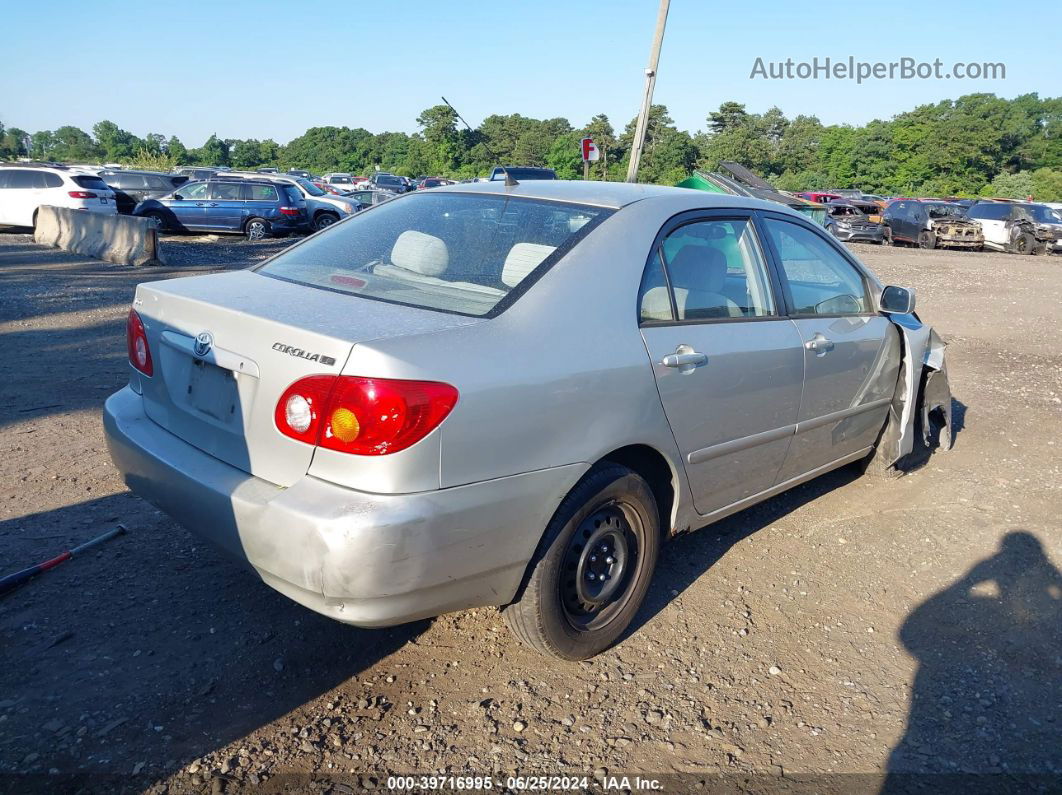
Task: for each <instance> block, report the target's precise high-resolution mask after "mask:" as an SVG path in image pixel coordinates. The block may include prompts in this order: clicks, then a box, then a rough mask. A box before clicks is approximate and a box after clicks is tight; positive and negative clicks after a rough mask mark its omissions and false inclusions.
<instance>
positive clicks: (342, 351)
mask: <svg viewBox="0 0 1062 795" xmlns="http://www.w3.org/2000/svg"><path fill="white" fill-rule="evenodd" d="M133 308H134V309H136V311H137V312H138V313H139V314H140V317H141V319H142V320H143V322H144V327H145V331H146V333H147V337H148V343H149V345H150V348H151V354H152V358H153V361H154V375H153V377H151V378H147V377H141V379H140V381H141V384H142V385H143V398H144V410H145V412H146V414H147V415H148V416H149V417H150V418H151V419H152V420H153V421H154V422H156V423H158V424H159V425H161V426H162V427H164V428H165V429H166V430H168V431H169V432H170V433H173V434H174V435H176V436H178V437H179V438H181V439H183V440H184V441H186V442H188V443H189V444H191V445H193V446H195V447H198V448H199V449H200V450H203V451H204V452H206V453H208V454H210V455H212V456H214V457H215V458H218V459H220V460H222V461H225V462H226V463H228V464H230V465H232V466H234V467H238V468H240V469H242V470H243V471H245V472H248V473H250V474H252V475H254V476H256V477H260V478H262V479H264V480H267V481H269V482H271V483H275V484H277V485H280V486H290V485H291V484H293V483H294V482H295V481H297V480H298V479H299V478H301V477H302V476H303V475H304V474H305V473H306V470H307V469H308V468H309V466H310V463H311V461H312V459H313V455H314V450H315V448H314V447H312V446H311V445H308V444H304V443H302V442H299V441H296V440H294V439H290V438H288V437H286V436H284V435H283V434H281V433H280V431H278V430H277V428H276V425H275V423H274V419H273V414H274V410H275V408H276V404H277V400H278V399H279V397H280V395H281V394H282V393H283V392H284V390H285V389H286V388H287V387H288V386H290V385H291V384H292V383H293V382H294V381H297V380H298V379H300V378H303V377H305V376H308V375H314V374H322V373H324V374H328V373H334V374H338V373H339V372H340V371H341V370H342V369H343V365H344V364H345V363H346V361H347V358H348V357H349V355H350V351H351V350H352V348H353V347H354V345H356V344H357V343H359V342H365V341H368V340H375V339H383V338H387V337H394V336H401V335H405V334H423V333H430V332H435V331H443V330H446V329H449V328H455V327H458V326H462V325H469V324H472V323H478V322H483V321H482V320H480V319H477V318H470V317H464V316H460V315H451V314H446V313H443V312H435V311H431V310H426V309H416V308H412V307H405V306H399V305H395V304H388V303H384V302H381V301H373V300H369V299H366V298H360V297H358V296H352V295H345V294H341V293H334V292H330V291H328V290H322V289H319V288H313V287H307V286H303V285H298V284H293V283H291V282H286V281H281V280H279V279H274V278H270V277H267V276H262V275H259V274H257V273H254V272H253V271H237V272H233V273H224V274H216V275H210V276H193V277H188V278H180V279H171V280H168V281H162V282H150V283H146V284H141V285H140V286H139V287H137V292H136V299H135V301H134V305H133ZM363 375H374V374H373V373H363Z"/></svg>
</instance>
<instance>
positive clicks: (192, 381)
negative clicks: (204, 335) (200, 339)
mask: <svg viewBox="0 0 1062 795" xmlns="http://www.w3.org/2000/svg"><path fill="white" fill-rule="evenodd" d="M188 405H189V406H190V407H191V408H193V409H195V410H196V411H198V412H200V413H202V414H206V415H207V416H208V417H213V418H214V419H215V420H218V421H219V422H223V423H226V424H228V423H235V422H237V420H238V418H240V417H241V412H240V392H239V388H238V387H237V384H236V375H235V373H233V372H232V371H231V370H226V369H224V368H222V367H218V366H217V365H214V364H211V363H210V362H204V361H202V360H200V359H195V360H193V361H192V368H191V372H190V373H189V378H188Z"/></svg>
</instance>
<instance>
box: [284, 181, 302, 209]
mask: <svg viewBox="0 0 1062 795" xmlns="http://www.w3.org/2000/svg"><path fill="white" fill-rule="evenodd" d="M282 190H283V191H284V195H285V196H286V197H287V199H286V200H287V201H288V202H291V203H292V204H297V203H298V202H300V201H302V194H301V193H300V192H299V189H298V188H296V187H295V186H294V185H285V186H284V187H283V188H282Z"/></svg>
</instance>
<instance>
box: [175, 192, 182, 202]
mask: <svg viewBox="0 0 1062 795" xmlns="http://www.w3.org/2000/svg"><path fill="white" fill-rule="evenodd" d="M173 198H174V199H176V200H177V201H181V200H183V199H184V196H182V195H181V194H179V193H175V194H173Z"/></svg>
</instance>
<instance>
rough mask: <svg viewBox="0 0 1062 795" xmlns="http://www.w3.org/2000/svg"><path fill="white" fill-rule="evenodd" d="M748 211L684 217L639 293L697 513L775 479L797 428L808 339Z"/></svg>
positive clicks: (645, 333) (669, 231)
mask: <svg viewBox="0 0 1062 795" xmlns="http://www.w3.org/2000/svg"><path fill="white" fill-rule="evenodd" d="M776 294H777V290H776V288H775V286H773V285H772V279H771V275H770V273H769V269H768V268H767V266H766V261H765V257H764V253H763V251H762V249H761V247H760V245H759V243H758V240H757V236H756V233H755V230H754V224H753V220H752V217H751V215H749V214H748V213H740V212H739V213H697V214H692V215H691V214H686V215H683V216H679V217H678V218H677V219H674V220H672V221H671V222H669V224H668V225H667V226H665V227H664V229H663V230H661V234H660V235H659V236H658V238H657V242H656V245H655V246H654V249H653V252H652V254H651V256H650V258H649V261H648V263H647V265H646V271H645V276H644V277H643V281H642V288H641V291H640V296H639V311H640V325H641V333H642V338H643V340H644V341H645V346H646V349H647V350H648V352H649V356H650V359H651V361H652V366H653V372H654V374H655V376H656V381H657V387H658V389H659V393H660V399H661V402H662V403H663V407H664V411H665V413H666V414H667V418H668V421H669V422H670V424H671V429H672V431H673V432H674V434H675V439H676V441H677V443H678V446H679V449H680V450H681V452H682V457H683V464H684V466H685V467H686V472H687V475H688V478H689V482H690V486H691V488H692V490H693V498H694V503H695V505H696V508H697V511H698V513H700V514H702V515H705V514H710V513H712V512H713V511H716V510H719V509H722V508H725V507H726V506H728V505H731V504H733V503H735V502H738V501H740V500H742V499H745V498H746V497H750V496H752V495H754V494H757V493H758V492H761V491H763V490H765V489H768V488H770V487H771V486H772V485H773V484H774V482H775V478H776V476H777V474H778V470H779V469H780V467H781V466H782V463H783V461H784V460H785V456H786V452H787V450H788V448H789V442H790V440H791V438H792V436H793V433H794V432H795V428H796V426H795V424H796V421H797V414H798V411H799V408H800V394H801V386H802V382H803V376H804V355H803V348H802V341H801V338H800V335H799V333H798V332H797V330H796V326H795V325H794V324H793V322H792V321H791V320H789V319H788V318H786V317H785V316H784V314H783V313H782V312H781V311H780V310H781V303H780V301H778V300H777V298H776Z"/></svg>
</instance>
